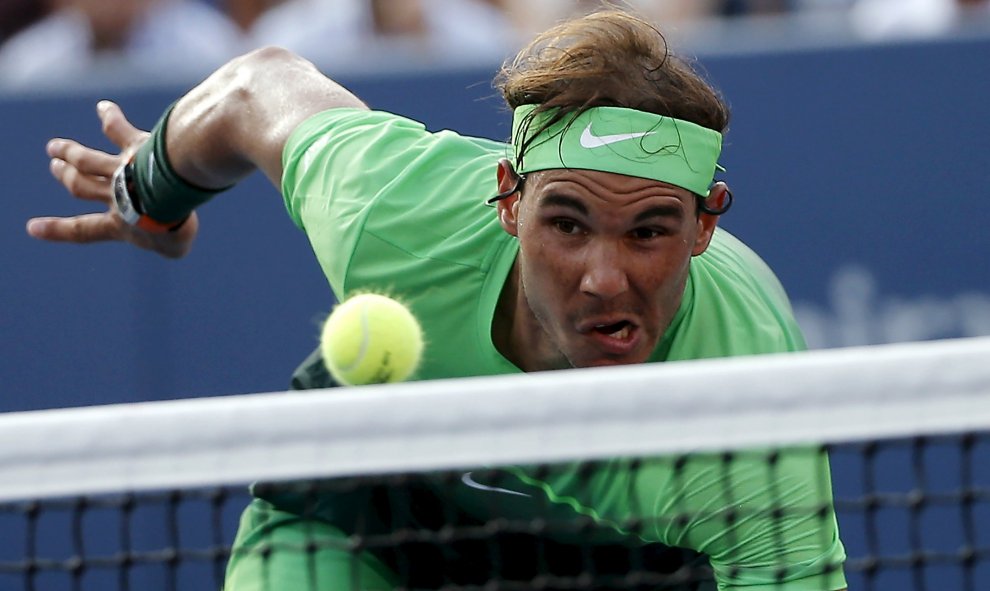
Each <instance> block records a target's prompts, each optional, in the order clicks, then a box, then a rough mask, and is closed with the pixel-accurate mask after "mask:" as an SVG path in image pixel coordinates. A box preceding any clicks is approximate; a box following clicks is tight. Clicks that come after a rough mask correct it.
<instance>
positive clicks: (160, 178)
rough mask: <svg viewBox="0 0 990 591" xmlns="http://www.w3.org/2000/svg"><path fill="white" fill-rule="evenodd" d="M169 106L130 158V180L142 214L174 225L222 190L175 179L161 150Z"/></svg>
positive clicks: (162, 148)
mask: <svg viewBox="0 0 990 591" xmlns="http://www.w3.org/2000/svg"><path fill="white" fill-rule="evenodd" d="M174 108H175V103H172V104H171V105H170V106H169V108H168V109H166V110H165V114H164V115H162V118H161V119H159V120H158V123H157V124H156V125H155V127H154V129H152V130H151V137H149V138H148V141H146V142H145V143H144V145H142V146H141V147H140V148H139V149H138V151H137V154H135V155H134V160H133V166H134V180H135V185H136V189H137V200H138V201H139V202H140V205H141V209H142V210H143V212H144V214H145V215H147V216H148V217H150V218H152V219H153V220H155V221H158V222H162V223H170V222H177V221H179V220H183V219H185V218H187V217H189V214H190V213H192V211H193V210H194V209H196V208H197V207H199V206H200V205H202V204H204V203H206V202H207V201H209V200H210V199H212V198H213V196H214V195H216V194H217V193H221V192H223V191H226V190H227V189H229V188H230V187H224V188H223V189H204V188H202V187H197V186H195V185H193V184H191V183H189V182H188V181H186V180H185V179H183V178H182V177H180V176H179V174H178V173H177V172H175V169H174V168H172V164H171V162H169V159H168V152H167V151H166V150H165V131H166V127H167V125H168V117H169V115H171V114H172V109H174Z"/></svg>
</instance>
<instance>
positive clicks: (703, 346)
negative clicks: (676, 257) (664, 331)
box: [668, 229, 805, 359]
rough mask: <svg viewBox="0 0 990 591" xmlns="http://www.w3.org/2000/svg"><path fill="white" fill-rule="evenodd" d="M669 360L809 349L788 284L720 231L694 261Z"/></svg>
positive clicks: (736, 240) (746, 247) (744, 246)
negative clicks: (796, 315) (792, 305)
mask: <svg viewBox="0 0 990 591" xmlns="http://www.w3.org/2000/svg"><path fill="white" fill-rule="evenodd" d="M678 320H679V324H678V326H677V327H676V328H677V332H676V335H674V342H673V343H672V347H671V350H670V355H669V357H668V358H670V359H697V358H707V357H729V356H734V355H752V354H763V353H783V352H788V351H798V350H803V349H804V348H805V342H804V337H803V335H802V334H801V330H800V328H799V327H798V325H797V321H796V320H795V318H794V314H793V311H792V310H791V304H790V300H789V299H788V297H787V293H786V291H785V290H784V287H783V286H782V285H781V283H780V281H779V280H778V278H777V276H776V275H775V274H774V272H773V271H772V270H771V269H770V267H769V266H768V265H767V264H766V263H765V262H764V261H763V259H761V258H760V256H759V255H757V254H756V253H755V252H754V251H753V250H752V249H751V248H749V247H748V246H747V245H746V244H744V243H743V242H742V241H741V240H739V239H738V238H736V237H735V236H733V235H732V234H730V233H729V232H727V231H725V230H722V229H719V230H717V231H716V234H715V236H714V237H713V239H712V242H711V245H710V246H709V248H708V250H707V251H706V252H705V253H704V254H702V255H700V256H698V257H695V258H694V259H693V260H692V262H691V272H690V280H689V282H688V286H687V289H686V291H685V295H684V303H683V304H682V317H681V318H679V319H678Z"/></svg>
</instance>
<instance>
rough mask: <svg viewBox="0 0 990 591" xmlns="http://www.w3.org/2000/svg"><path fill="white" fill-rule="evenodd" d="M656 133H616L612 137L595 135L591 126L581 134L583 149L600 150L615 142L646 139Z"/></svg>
mask: <svg viewBox="0 0 990 591" xmlns="http://www.w3.org/2000/svg"><path fill="white" fill-rule="evenodd" d="M654 133H656V132H655V131H640V132H636V133H615V134H612V135H595V134H594V133H592V132H591V124H590V123H589V124H588V127H585V128H584V131H583V132H581V147H582V148H588V149H589V150H590V149H591V148H600V147H602V146H607V145H609V144H614V143H615V142H624V141H626V140H634V139H636V138H641V137H645V136H648V135H653V134H654Z"/></svg>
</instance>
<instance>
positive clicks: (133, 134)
mask: <svg viewBox="0 0 990 591" xmlns="http://www.w3.org/2000/svg"><path fill="white" fill-rule="evenodd" d="M96 113H97V115H99V117H100V122H101V123H102V124H103V135H105V136H107V138H108V139H109V140H110V141H112V142H113V143H114V144H116V145H117V147H118V148H121V149H125V148H127V147H130V146H133V145H136V144H139V143H141V142H143V141H144V139H145V137H146V136H147V135H148V134H147V132H145V131H142V130H140V129H138V128H136V127H134V126H133V125H131V122H130V121H128V120H127V117H126V116H124V112H123V111H122V110H121V108H120V106H119V105H117V103H114V102H112V101H100V102H99V103H97V104H96Z"/></svg>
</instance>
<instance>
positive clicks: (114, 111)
mask: <svg viewBox="0 0 990 591" xmlns="http://www.w3.org/2000/svg"><path fill="white" fill-rule="evenodd" d="M96 111H97V113H98V114H99V117H100V121H101V122H102V124H103V134H104V135H105V136H107V138H109V139H110V141H112V142H113V143H114V144H115V145H117V147H119V148H120V149H121V152H120V154H117V155H112V154H108V153H106V152H102V151H100V150H97V149H94V148H90V147H87V146H84V145H82V144H80V143H79V142H76V141H73V140H68V139H62V138H55V139H52V140H50V141H49V142H48V146H47V152H48V156H49V157H51V159H52V160H51V164H50V166H49V168H50V170H51V172H52V175H53V176H54V177H55V178H56V179H58V181H59V182H61V183H62V184H63V185H65V188H66V189H68V191H69V193H71V194H72V195H74V196H76V197H78V198H79V199H85V200H87V201H98V202H100V203H103V204H104V205H105V206H106V207H107V210H106V211H104V212H101V213H88V214H83V215H77V216H73V217H64V218H60V217H37V218H32V219H30V220H28V223H27V232H28V234H30V235H31V236H33V237H35V238H38V239H41V240H51V241H54V242H74V243H77V244H86V243H90V242H103V241H107V240H119V241H122V242H130V243H131V244H134V245H136V246H138V247H140V248H144V249H147V250H151V251H154V252H157V253H158V254H160V255H162V256H165V257H169V258H179V257H182V256H184V255H186V254H187V253H188V252H189V250H190V248H191V247H192V242H193V239H194V238H195V237H196V231H197V229H198V227H199V221H198V220H197V218H196V214H195V213H193V214H192V215H191V216H190V218H189V219H188V220H187V221H186V223H185V224H183V225H182V227H181V228H179V229H178V230H176V231H175V232H169V233H167V234H153V233H149V232H145V231H144V230H141V229H140V228H136V227H134V226H130V225H128V224H127V223H125V222H124V220H122V219H121V218H120V216H119V215H117V214H116V213H115V212H114V211H113V190H112V188H111V186H110V179H111V177H112V176H113V173H114V171H115V170H117V168H118V167H119V166H120V165H121V164H123V163H124V162H126V161H127V159H128V158H130V157H131V155H132V154H134V152H136V151H137V149H138V147H140V146H141V144H143V143H144V142H145V141H146V140H147V139H148V132H146V131H142V130H140V129H138V128H136V127H134V126H133V125H131V123H130V121H128V120H127V118H126V117H125V116H124V113H123V111H121V110H120V107H119V106H117V105H116V104H114V103H112V102H110V101H100V103H99V104H97V106H96Z"/></svg>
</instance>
